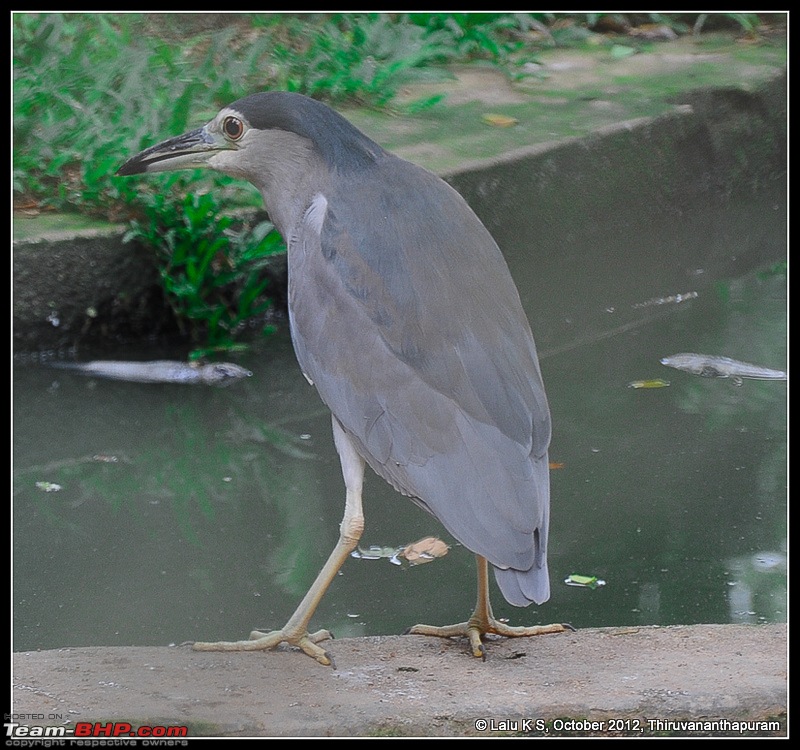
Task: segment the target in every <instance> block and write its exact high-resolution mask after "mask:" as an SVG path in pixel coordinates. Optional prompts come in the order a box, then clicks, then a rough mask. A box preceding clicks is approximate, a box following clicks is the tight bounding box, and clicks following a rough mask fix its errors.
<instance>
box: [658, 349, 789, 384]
mask: <svg viewBox="0 0 800 750" xmlns="http://www.w3.org/2000/svg"><path fill="white" fill-rule="evenodd" d="M661 364H662V365H666V366H667V367H673V368H674V369H676V370H683V371H684V372H690V373H692V374H693V375H700V376H701V377H704V378H731V379H732V380H733V382H734V383H735V384H736V385H741V384H742V379H743V378H747V379H749V380H786V378H787V376H786V372H784V371H783V370H772V369H770V368H768V367H760V366H759V365H751V364H748V363H747V362H739V361H738V360H735V359H730V358H729V357H714V356H711V355H708V354H692V353H688V352H686V353H682V354H673V355H672V356H671V357H664V358H663V359H662V360H661Z"/></svg>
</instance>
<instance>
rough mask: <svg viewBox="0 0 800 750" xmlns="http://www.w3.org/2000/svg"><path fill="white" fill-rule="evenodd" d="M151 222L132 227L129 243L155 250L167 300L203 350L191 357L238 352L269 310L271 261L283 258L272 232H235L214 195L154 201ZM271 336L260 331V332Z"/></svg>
mask: <svg viewBox="0 0 800 750" xmlns="http://www.w3.org/2000/svg"><path fill="white" fill-rule="evenodd" d="M146 214H147V216H148V220H147V221H146V222H142V221H139V220H136V221H134V222H132V225H131V229H130V231H129V232H128V233H127V235H126V238H125V239H126V240H131V239H136V240H139V241H142V242H145V243H147V244H148V245H151V246H152V247H154V248H157V254H158V260H157V262H158V266H159V270H160V272H161V278H162V280H163V284H164V289H165V291H166V295H167V299H168V300H169V302H170V305H171V306H172V309H173V310H174V312H175V313H176V316H177V318H178V320H179V321H185V325H186V326H188V327H189V328H190V330H189V331H188V333H189V334H190V335H191V337H192V339H193V340H194V341H195V342H201V343H202V346H201V347H199V348H197V349H195V350H194V352H193V353H192V356H193V357H200V356H203V355H205V354H208V353H209V352H212V351H219V350H230V349H233V348H236V344H235V339H236V336H237V334H238V333H240V332H241V330H242V329H243V328H244V327H245V325H246V324H247V323H248V321H254V320H256V319H258V318H263V316H264V313H265V312H266V311H267V310H268V309H269V308H270V307H271V300H270V297H269V287H268V285H269V278H268V277H267V276H265V274H264V269H265V267H266V265H267V263H268V258H269V256H271V255H274V254H275V253H279V252H283V251H284V250H285V247H284V245H283V242H282V240H281V239H280V236H279V235H278V234H277V233H276V232H274V231H273V227H272V224H270V223H269V222H262V223H260V224H258V225H256V226H255V227H253V228H249V227H245V228H243V229H238V230H236V229H234V221H233V219H232V218H230V217H229V216H225V215H223V214H222V211H221V209H220V206H219V204H218V202H217V200H216V198H215V197H214V195H212V194H211V193H200V194H191V193H190V194H189V195H186V196H184V197H183V199H182V200H180V201H176V200H175V199H174V198H172V197H171V196H164V195H156V196H154V198H153V199H152V201H151V203H150V205H148V207H147V211H146ZM269 330H270V326H268V325H267V326H264V325H263V324H262V332H265V333H266V332H268V331H269Z"/></svg>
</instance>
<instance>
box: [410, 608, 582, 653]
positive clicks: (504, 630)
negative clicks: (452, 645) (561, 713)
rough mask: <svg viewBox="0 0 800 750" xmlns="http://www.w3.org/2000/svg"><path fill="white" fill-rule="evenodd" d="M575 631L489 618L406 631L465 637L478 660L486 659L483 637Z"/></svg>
mask: <svg viewBox="0 0 800 750" xmlns="http://www.w3.org/2000/svg"><path fill="white" fill-rule="evenodd" d="M567 630H575V628H573V627H572V625H567V624H564V625H562V624H560V623H556V624H554V625H532V626H530V627H524V626H516V627H512V626H511V625H506V624H505V623H504V622H500V621H499V620H495V619H494V618H493V617H491V618H475V617H473V618H471V619H470V620H469V621H468V622H460V623H458V624H457V625H444V626H441V627H439V626H436V625H414V627H412V628H409V629H408V630H406V634H409V635H432V636H436V637H437V638H454V637H456V636H458V637H462V638H463V637H466V638H468V639H469V645H470V649H471V650H472V655H473V656H476V657H478V658H479V659H486V647H485V646H484V645H483V636H485V635H487V634H488V633H491V634H493V635H501V636H504V637H505V638H526V637H528V636H532V635H547V634H549V633H564V632H566V631H567Z"/></svg>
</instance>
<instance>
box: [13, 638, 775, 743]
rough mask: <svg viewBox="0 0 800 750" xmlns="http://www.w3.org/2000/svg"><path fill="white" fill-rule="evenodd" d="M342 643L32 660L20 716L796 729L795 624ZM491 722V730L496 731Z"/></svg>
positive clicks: (371, 731) (251, 729) (18, 688)
mask: <svg viewBox="0 0 800 750" xmlns="http://www.w3.org/2000/svg"><path fill="white" fill-rule="evenodd" d="M329 650H330V652H331V654H333V656H334V658H335V660H336V664H337V667H338V669H336V670H333V669H331V668H326V667H321V666H320V665H319V664H317V663H316V662H314V661H312V660H311V659H310V658H308V657H307V656H305V655H304V654H301V653H298V652H294V651H290V650H283V651H276V652H269V653H260V652H254V653H234V654H223V653H198V652H194V651H191V650H190V649H189V648H188V647H173V648H155V647H151V648H147V647H145V648H68V649H60V650H58V651H43V652H39V653H36V652H32V653H18V654H15V655H14V683H15V684H14V693H13V700H14V703H13V705H14V712H15V713H16V714H19V715H23V716H25V715H30V714H34V715H37V716H42V717H43V718H41V719H39V718H36V719H30V718H24V719H20V720H19V721H20V723H22V724H26V725H51V726H59V725H61V726H67V727H74V725H75V723H76V722H102V723H106V722H127V723H129V724H131V725H132V726H133V727H137V726H140V725H143V726H156V725H164V726H182V727H188V734H189V736H220V735H226V736H258V737H270V736H276V737H277V736H282V737H284V736H321V737H324V736H353V737H354V736H395V735H401V736H437V735H438V736H487V735H495V736H520V735H534V736H550V737H558V736H576V737H583V736H597V737H604V736H605V737H607V736H635V737H639V736H665V735H666V736H685V737H698V736H722V735H725V736H743V735H744V736H785V735H786V731H787V727H786V710H787V626H786V625H781V624H776V625H760V626H753V625H694V626H674V627H626V628H601V629H588V630H580V631H578V632H574V633H565V634H561V635H549V636H540V637H537V638H533V639H519V640H516V639H515V640H503V639H498V640H494V641H492V642H491V643H489V644H488V654H489V655H488V658H487V659H486V661H485V662H481V661H479V660H477V659H475V658H474V657H472V656H471V655H469V654H468V653H467V652H466V650H465V643H464V642H462V641H458V640H451V641H439V640H438V639H433V638H426V637H420V636H383V637H368V638H347V639H343V640H335V641H332V642H331V644H330V646H329ZM526 719H527V720H530V722H529V723H524V720H526ZM480 720H485V721H486V722H490V723H488V724H486V725H485V728H484V725H483V724H481V723H479V722H480ZM560 720H564V721H563V722H562V721H560ZM568 720H591V721H593V722H597V723H596V724H595V725H594V726H591V725H589V724H586V723H569V721H568ZM491 722H494V723H491ZM503 722H506V723H503ZM514 722H516V723H514ZM682 722H683V723H682ZM686 722H696V723H686ZM767 722H771V724H770V723H767Z"/></svg>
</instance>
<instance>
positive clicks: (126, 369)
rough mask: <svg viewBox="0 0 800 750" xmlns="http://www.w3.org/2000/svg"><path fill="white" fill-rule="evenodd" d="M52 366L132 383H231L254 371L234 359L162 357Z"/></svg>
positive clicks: (54, 364)
mask: <svg viewBox="0 0 800 750" xmlns="http://www.w3.org/2000/svg"><path fill="white" fill-rule="evenodd" d="M50 364H51V366H52V367H59V368H62V369H67V370H77V371H78V372H82V373H84V374H86V375H92V376H94V377H97V378H110V379H111V380H127V381H130V382H132V383H181V384H184V383H188V384H194V383H200V384H202V385H229V384H230V383H232V382H234V381H236V380H241V379H242V378H249V377H250V376H251V375H252V374H253V373H252V372H250V370H246V369H245V368H244V367H239V365H234V364H232V363H231V362H212V363H210V364H201V363H199V362H180V361H177V360H171V359H159V360H155V361H153V362H125V361H120V360H95V361H93V362H51V363H50Z"/></svg>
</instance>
